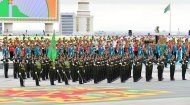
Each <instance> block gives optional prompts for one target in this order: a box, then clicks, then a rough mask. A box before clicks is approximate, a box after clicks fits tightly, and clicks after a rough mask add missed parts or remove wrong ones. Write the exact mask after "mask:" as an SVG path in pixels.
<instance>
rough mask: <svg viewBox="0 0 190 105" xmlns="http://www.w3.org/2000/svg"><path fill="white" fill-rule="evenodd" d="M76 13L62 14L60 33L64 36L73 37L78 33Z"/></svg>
mask: <svg viewBox="0 0 190 105" xmlns="http://www.w3.org/2000/svg"><path fill="white" fill-rule="evenodd" d="M75 19H76V15H75V13H61V15H60V31H61V32H60V33H61V34H62V35H71V34H74V33H75V31H76V27H75V21H76V20H75Z"/></svg>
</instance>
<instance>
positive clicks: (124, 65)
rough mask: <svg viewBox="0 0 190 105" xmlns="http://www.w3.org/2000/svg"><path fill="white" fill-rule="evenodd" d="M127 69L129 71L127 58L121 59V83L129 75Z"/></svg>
mask: <svg viewBox="0 0 190 105" xmlns="http://www.w3.org/2000/svg"><path fill="white" fill-rule="evenodd" d="M127 71H128V63H127V62H126V61H125V60H121V61H120V78H121V83H124V82H125V81H126V80H127V78H128V76H127Z"/></svg>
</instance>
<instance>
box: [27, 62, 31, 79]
mask: <svg viewBox="0 0 190 105" xmlns="http://www.w3.org/2000/svg"><path fill="white" fill-rule="evenodd" d="M30 63H31V61H30V60H29V59H27V60H26V76H27V78H30V73H31V66H30Z"/></svg>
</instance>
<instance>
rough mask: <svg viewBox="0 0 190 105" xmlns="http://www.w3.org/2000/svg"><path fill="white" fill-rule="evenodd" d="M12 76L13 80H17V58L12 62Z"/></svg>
mask: <svg viewBox="0 0 190 105" xmlns="http://www.w3.org/2000/svg"><path fill="white" fill-rule="evenodd" d="M13 66H14V68H13V75H14V79H17V78H18V73H19V60H18V59H17V58H15V60H14V61H13Z"/></svg>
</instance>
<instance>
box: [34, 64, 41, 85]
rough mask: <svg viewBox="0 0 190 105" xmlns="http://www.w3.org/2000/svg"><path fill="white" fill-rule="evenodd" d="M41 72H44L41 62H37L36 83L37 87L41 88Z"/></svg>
mask: <svg viewBox="0 0 190 105" xmlns="http://www.w3.org/2000/svg"><path fill="white" fill-rule="evenodd" d="M41 71H42V65H41V62H38V61H37V62H36V64H35V75H34V76H35V81H36V86H40V85H39V81H40V74H41Z"/></svg>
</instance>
